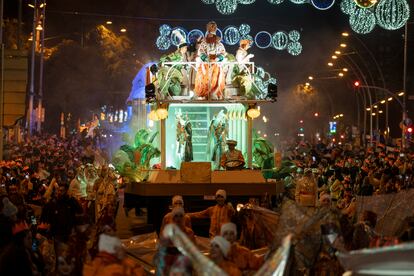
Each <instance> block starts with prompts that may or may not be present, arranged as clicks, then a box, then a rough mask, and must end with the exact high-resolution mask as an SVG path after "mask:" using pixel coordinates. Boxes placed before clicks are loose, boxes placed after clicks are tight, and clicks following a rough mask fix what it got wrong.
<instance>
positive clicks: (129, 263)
mask: <svg viewBox="0 0 414 276" xmlns="http://www.w3.org/2000/svg"><path fill="white" fill-rule="evenodd" d="M98 248H99V253H98V255H97V256H96V257H95V259H94V260H93V261H92V262H91V263H88V264H85V265H84V267H83V275H85V276H91V275H107V276H115V275H125V276H128V275H131V276H132V275H138V276H140V275H146V273H145V271H144V268H143V267H142V266H140V265H138V264H137V263H136V262H134V261H133V260H132V259H130V258H128V257H127V256H126V252H125V250H124V249H123V247H122V243H121V240H120V239H119V238H118V237H114V236H110V235H107V234H101V235H100V236H99V244H98Z"/></svg>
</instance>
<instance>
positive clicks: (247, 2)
mask: <svg viewBox="0 0 414 276" xmlns="http://www.w3.org/2000/svg"><path fill="white" fill-rule="evenodd" d="M238 2H239V4H242V5H250V4H253V3H254V2H256V0H238Z"/></svg>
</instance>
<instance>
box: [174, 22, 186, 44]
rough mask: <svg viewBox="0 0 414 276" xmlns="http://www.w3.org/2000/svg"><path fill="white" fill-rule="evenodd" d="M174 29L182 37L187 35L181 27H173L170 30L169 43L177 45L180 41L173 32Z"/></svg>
mask: <svg viewBox="0 0 414 276" xmlns="http://www.w3.org/2000/svg"><path fill="white" fill-rule="evenodd" d="M176 31H178V32H179V33H180V34H181V36H182V37H183V38H184V37H187V32H186V31H185V30H184V29H183V28H181V27H175V28H174V29H173V30H172V32H171V44H172V45H174V46H178V45H179V44H180V42H181V41H180V38H179V37H178V36H177V35H176V34H175V33H174V32H176Z"/></svg>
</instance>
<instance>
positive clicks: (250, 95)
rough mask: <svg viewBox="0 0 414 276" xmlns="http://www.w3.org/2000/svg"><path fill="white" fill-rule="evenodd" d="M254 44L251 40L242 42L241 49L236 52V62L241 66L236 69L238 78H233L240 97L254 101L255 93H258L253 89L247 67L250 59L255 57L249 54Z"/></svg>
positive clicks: (246, 39) (247, 39)
mask: <svg viewBox="0 0 414 276" xmlns="http://www.w3.org/2000/svg"><path fill="white" fill-rule="evenodd" d="M252 43H253V41H252V40H251V39H249V38H245V39H242V40H240V47H239V49H238V50H237V52H236V60H237V62H238V63H239V65H238V66H236V67H235V68H234V71H235V73H236V76H234V78H233V85H234V86H236V87H239V91H240V93H239V95H241V96H245V97H246V98H247V99H254V98H255V92H257V91H255V89H254V87H253V81H252V77H251V76H250V72H248V67H246V63H248V62H250V59H251V58H253V57H254V55H253V54H249V53H248V52H247V51H248V50H249V49H250V47H251V45H252Z"/></svg>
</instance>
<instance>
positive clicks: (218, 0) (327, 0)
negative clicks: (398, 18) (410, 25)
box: [201, 0, 374, 15]
mask: <svg viewBox="0 0 414 276" xmlns="http://www.w3.org/2000/svg"><path fill="white" fill-rule="evenodd" d="M201 1H202V2H203V3H204V4H207V5H211V4H215V5H216V8H217V11H218V12H219V13H221V14H224V15H229V14H233V13H234V12H235V11H236V10H237V5H238V4H241V5H251V4H254V3H255V2H256V0H201ZM351 1H353V0H351ZM361 1H362V0H361ZM365 1H368V0H365ZM371 1H374V0H371ZM267 2H269V3H270V4H273V5H278V4H281V3H283V2H284V0H267ZM290 2H291V3H293V4H297V5H301V4H307V3H310V4H312V6H314V7H315V8H317V9H319V10H327V9H329V8H331V7H332V6H333V4H334V3H335V0H290Z"/></svg>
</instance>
